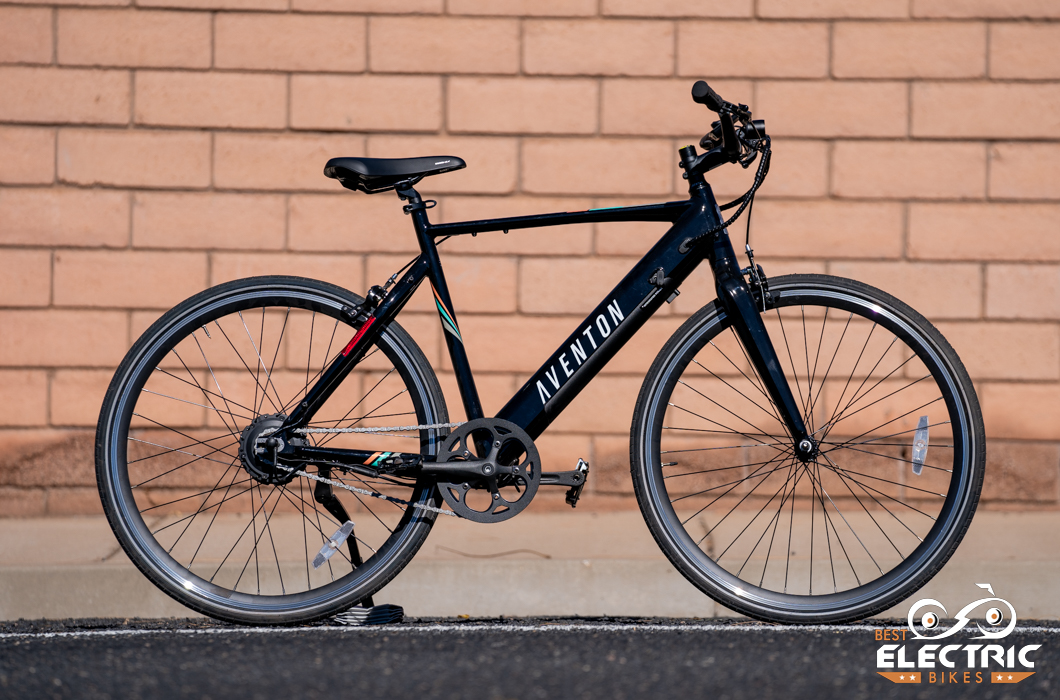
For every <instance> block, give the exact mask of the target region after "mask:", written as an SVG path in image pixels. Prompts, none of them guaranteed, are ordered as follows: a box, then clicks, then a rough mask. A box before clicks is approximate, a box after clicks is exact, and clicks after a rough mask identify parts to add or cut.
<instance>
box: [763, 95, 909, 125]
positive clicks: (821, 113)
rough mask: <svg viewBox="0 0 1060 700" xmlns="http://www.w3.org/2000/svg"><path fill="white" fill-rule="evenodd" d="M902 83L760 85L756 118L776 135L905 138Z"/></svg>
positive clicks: (905, 105)
mask: <svg viewBox="0 0 1060 700" xmlns="http://www.w3.org/2000/svg"><path fill="white" fill-rule="evenodd" d="M908 102H909V100H908V89H907V88H906V85H905V83H883V82H875V81H874V82H835V81H821V82H803V81H800V82H763V83H760V84H759V85H758V97H757V100H756V102H755V116H762V117H765V118H766V131H768V132H769V133H770V134H776V135H778V136H905V135H906V130H907V125H908V123H909V106H908Z"/></svg>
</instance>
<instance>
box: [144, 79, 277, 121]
mask: <svg viewBox="0 0 1060 700" xmlns="http://www.w3.org/2000/svg"><path fill="white" fill-rule="evenodd" d="M134 119H135V120H136V122H137V123H138V124H150V125H152V126H213V127H221V128H248V129H282V128H283V127H285V126H286V125H287V79H286V78H285V77H284V76H282V75H263V74H254V73H198V72H188V71H137V73H136V110H135V114H134Z"/></svg>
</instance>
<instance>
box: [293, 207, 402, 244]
mask: <svg viewBox="0 0 1060 700" xmlns="http://www.w3.org/2000/svg"><path fill="white" fill-rule="evenodd" d="M288 225H289V226H290V240H289V243H288V246H289V247H290V248H291V250H312V251H349V252H362V253H368V252H386V253H390V252H408V253H413V252H417V251H419V245H418V244H417V243H416V234H415V231H414V230H413V228H412V220H411V219H410V218H409V217H407V216H405V215H404V213H403V212H402V211H401V206H400V202H398V201H397V198H396V197H387V196H385V195H384V196H382V197H366V196H359V195H358V196H351V195H350V194H338V195H314V194H305V195H294V196H293V197H291V200H290V216H289V224H288Z"/></svg>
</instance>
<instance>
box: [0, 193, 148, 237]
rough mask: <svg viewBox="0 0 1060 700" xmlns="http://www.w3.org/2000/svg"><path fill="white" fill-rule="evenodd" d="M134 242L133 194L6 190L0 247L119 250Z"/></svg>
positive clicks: (0, 203) (1, 199)
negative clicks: (131, 238)
mask: <svg viewBox="0 0 1060 700" xmlns="http://www.w3.org/2000/svg"><path fill="white" fill-rule="evenodd" d="M128 242H129V195H128V194H126V193H124V192H108V191H104V190H76V189H66V188H54V189H6V190H0V243H4V244H8V245H63V246H115V247H122V246H125V245H126V244H127V243H128Z"/></svg>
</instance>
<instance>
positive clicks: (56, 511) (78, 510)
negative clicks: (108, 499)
mask: <svg viewBox="0 0 1060 700" xmlns="http://www.w3.org/2000/svg"><path fill="white" fill-rule="evenodd" d="M48 515H50V516H56V515H65V516H70V515H103V504H102V503H101V502H100V500H99V490H98V489H97V488H95V487H92V486H65V487H60V488H49V489H48Z"/></svg>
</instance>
